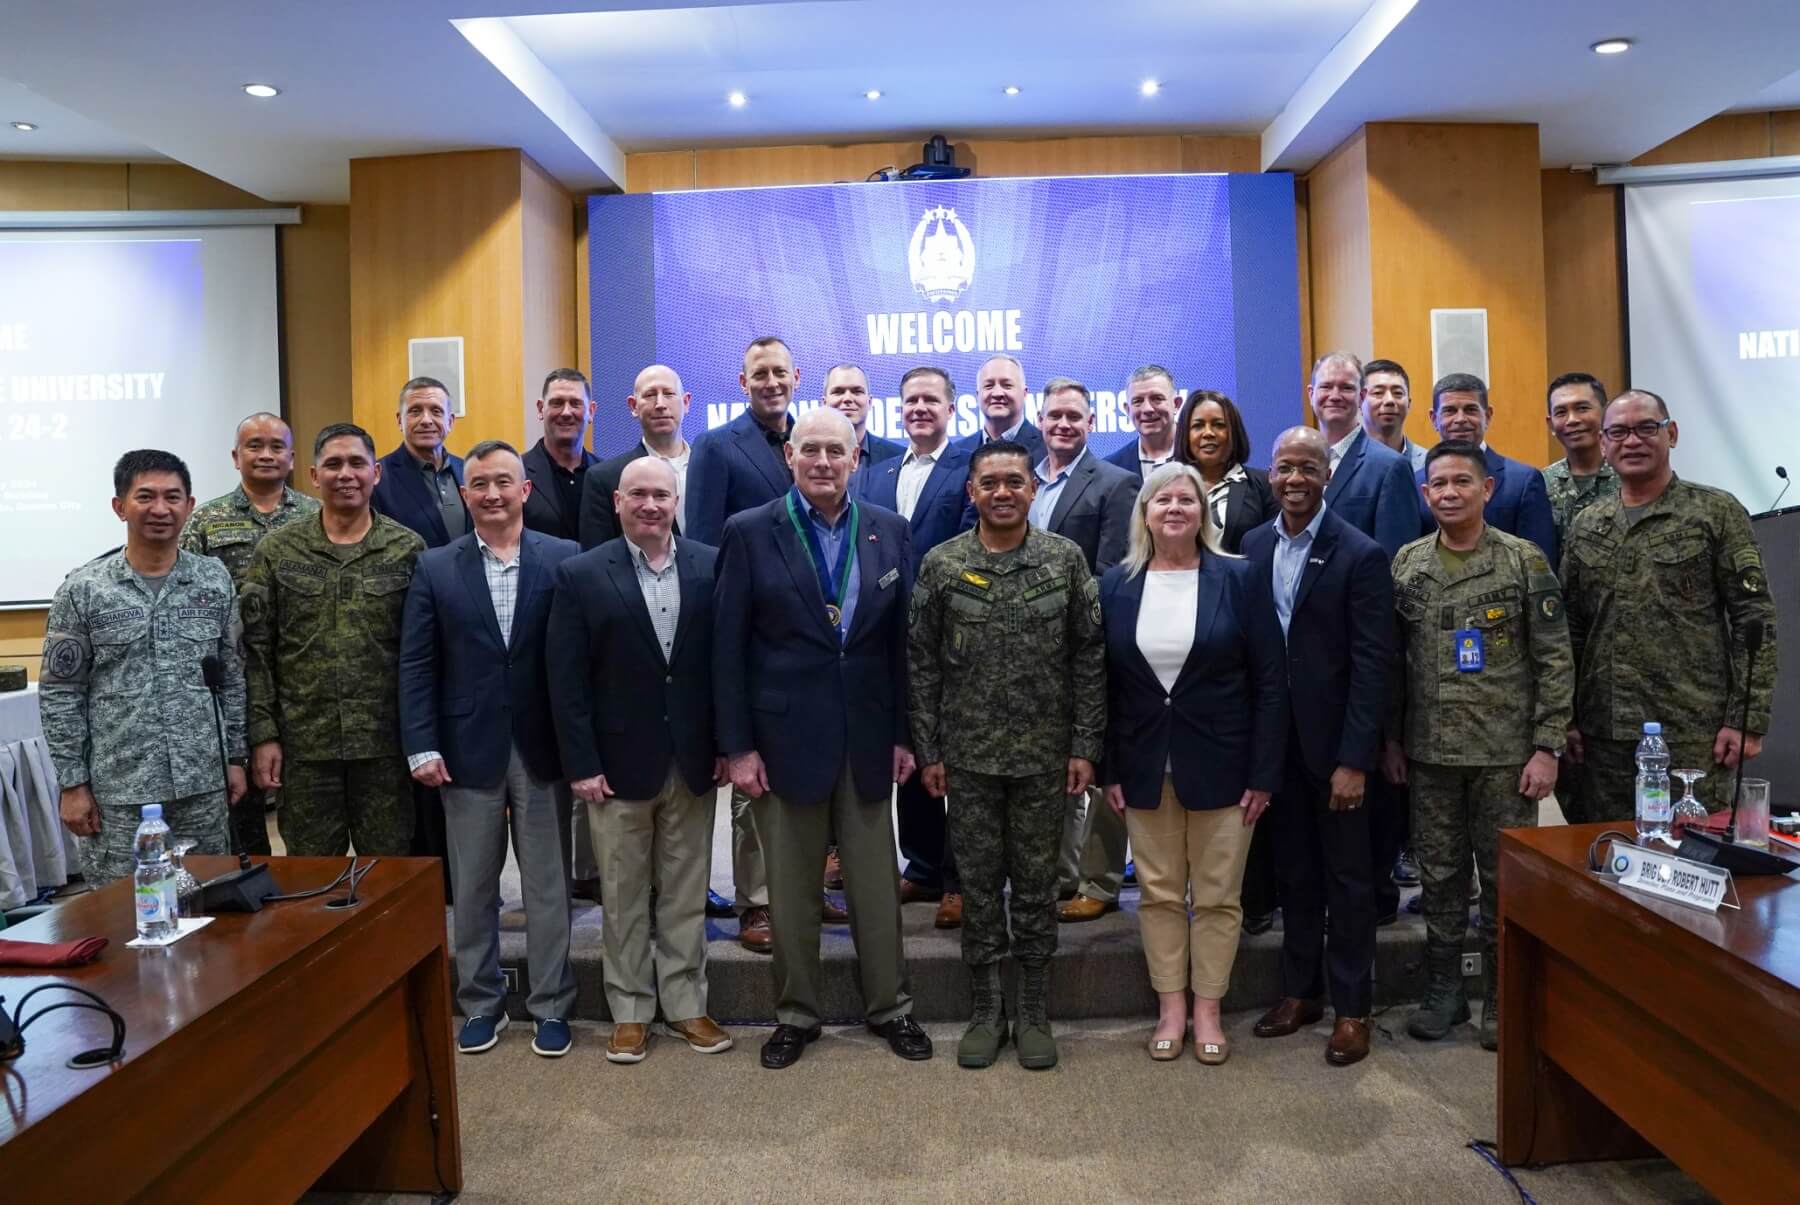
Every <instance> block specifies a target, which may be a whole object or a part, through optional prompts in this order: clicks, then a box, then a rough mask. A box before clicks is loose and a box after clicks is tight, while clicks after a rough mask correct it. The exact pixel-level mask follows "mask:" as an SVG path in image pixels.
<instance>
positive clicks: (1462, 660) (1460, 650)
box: [1456, 628, 1487, 674]
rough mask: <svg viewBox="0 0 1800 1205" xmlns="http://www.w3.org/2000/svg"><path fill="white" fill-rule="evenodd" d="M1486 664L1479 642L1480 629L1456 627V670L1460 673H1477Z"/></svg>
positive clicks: (1483, 651)
mask: <svg viewBox="0 0 1800 1205" xmlns="http://www.w3.org/2000/svg"><path fill="white" fill-rule="evenodd" d="M1486 665H1487V657H1486V653H1485V650H1484V649H1483V646H1482V643H1481V629H1480V628H1458V629H1456V671H1457V672H1458V673H1461V674H1478V673H1480V672H1481V671H1482V669H1483V668H1484V667H1485V666H1486Z"/></svg>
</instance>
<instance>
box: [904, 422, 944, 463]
mask: <svg viewBox="0 0 1800 1205" xmlns="http://www.w3.org/2000/svg"><path fill="white" fill-rule="evenodd" d="M949 446H950V433H949V432H948V431H946V432H944V437H943V439H941V440H939V441H938V446H937V447H935V448H933V449H932V450H931V451H929V452H915V451H913V449H912V445H911V444H908V445H907V446H906V455H904V456H902V457H901V458H900V465H901V467H902V468H904V467H905V466H906V465H909V464H911V463H912V462H913V461H915V460H917V461H922V462H930V461H935V460H936V459H937V458H938V457H939V456H941V455H943V453H944V449H945V448H947V447H949Z"/></svg>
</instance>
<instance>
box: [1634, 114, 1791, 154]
mask: <svg viewBox="0 0 1800 1205" xmlns="http://www.w3.org/2000/svg"><path fill="white" fill-rule="evenodd" d="M1769 125H1770V122H1769V114H1767V113H1721V114H1719V115H1718V116H1717V117H1714V118H1711V119H1709V120H1707V121H1703V122H1701V123H1700V124H1699V125H1697V126H1695V127H1694V128H1693V129H1691V130H1685V131H1683V132H1682V133H1680V134H1677V135H1675V137H1673V138H1671V139H1669V140H1668V141H1667V142H1665V143H1663V144H1662V145H1660V146H1655V147H1652V148H1651V149H1649V150H1648V151H1645V152H1644V153H1643V154H1641V155H1639V156H1638V157H1637V158H1636V159H1633V160H1632V161H1631V162H1632V163H1633V164H1635V165H1637V166H1639V167H1650V166H1654V165H1656V164H1661V163H1711V162H1713V161H1714V160H1718V159H1760V158H1762V157H1763V156H1765V155H1770V154H1773V153H1774V152H1773V151H1771V150H1770V149H1769Z"/></svg>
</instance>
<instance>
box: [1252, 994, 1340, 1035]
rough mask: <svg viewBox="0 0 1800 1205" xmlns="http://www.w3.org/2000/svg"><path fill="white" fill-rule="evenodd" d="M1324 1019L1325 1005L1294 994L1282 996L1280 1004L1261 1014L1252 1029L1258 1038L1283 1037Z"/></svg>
mask: <svg viewBox="0 0 1800 1205" xmlns="http://www.w3.org/2000/svg"><path fill="white" fill-rule="evenodd" d="M1324 1019H1325V1006H1324V1005H1323V1004H1321V1003H1319V1002H1318V1001H1317V1000H1301V999H1298V998H1297V997H1294V996H1287V997H1284V998H1283V999H1282V1001H1281V1003H1280V1004H1277V1005H1276V1006H1275V1007H1274V1008H1271V1009H1270V1010H1269V1011H1268V1012H1266V1013H1264V1014H1263V1015H1262V1020H1260V1021H1258V1022H1257V1023H1256V1028H1255V1029H1254V1030H1252V1031H1251V1032H1253V1033H1254V1034H1256V1036H1257V1037H1259V1038H1285V1037H1287V1036H1288V1035H1289V1034H1291V1033H1299V1032H1300V1030H1301V1029H1303V1028H1304V1027H1306V1026H1308V1025H1317V1024H1318V1023H1319V1022H1320V1021H1322V1020H1324Z"/></svg>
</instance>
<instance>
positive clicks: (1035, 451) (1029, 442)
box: [955, 419, 1136, 472]
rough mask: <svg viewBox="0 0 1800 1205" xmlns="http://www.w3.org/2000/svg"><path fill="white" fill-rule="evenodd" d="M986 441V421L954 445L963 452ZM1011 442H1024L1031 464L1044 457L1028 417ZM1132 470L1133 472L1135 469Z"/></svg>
mask: <svg viewBox="0 0 1800 1205" xmlns="http://www.w3.org/2000/svg"><path fill="white" fill-rule="evenodd" d="M986 442H987V425H986V423H981V424H980V425H978V426H977V427H976V428H975V433H974V434H973V435H965V436H963V437H962V438H961V439H959V440H956V441H955V443H956V446H957V447H959V448H961V449H962V450H963V451H965V452H973V451H974V450H975V449H976V448H979V447H980V446H981V445H982V444H984V443H986ZM1013 442H1014V443H1019V444H1024V445H1025V446H1026V447H1027V448H1030V449H1031V463H1032V464H1034V465H1035V464H1036V463H1037V462H1038V461H1040V460H1042V459H1043V458H1044V433H1043V432H1042V431H1039V430H1038V429H1037V427H1036V426H1034V425H1033V424H1032V421H1031V420H1030V419H1026V420H1025V423H1024V425H1023V426H1021V427H1020V428H1019V433H1018V434H1017V435H1014V436H1013ZM1133 471H1134V472H1135V471H1136V470H1133Z"/></svg>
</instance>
